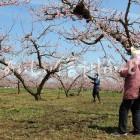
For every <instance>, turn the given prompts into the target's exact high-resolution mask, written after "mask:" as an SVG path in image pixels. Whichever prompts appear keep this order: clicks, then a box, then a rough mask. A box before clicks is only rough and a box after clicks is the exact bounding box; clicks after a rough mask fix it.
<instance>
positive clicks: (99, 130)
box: [0, 89, 140, 140]
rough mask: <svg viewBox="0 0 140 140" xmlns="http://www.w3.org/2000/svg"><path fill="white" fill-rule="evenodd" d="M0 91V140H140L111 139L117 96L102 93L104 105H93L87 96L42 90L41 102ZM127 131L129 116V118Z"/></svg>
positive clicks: (4, 90)
mask: <svg viewBox="0 0 140 140" xmlns="http://www.w3.org/2000/svg"><path fill="white" fill-rule="evenodd" d="M15 92H16V90H15V89H0V140H132V139H133V140H139V139H140V137H138V136H137V137H134V136H123V137H114V136H112V135H111V134H112V133H113V132H114V131H116V129H117V128H116V127H117V123H118V108H119V104H120V101H121V95H120V94H119V93H101V98H102V101H103V104H98V103H93V102H92V97H91V94H90V92H89V91H88V92H83V93H82V94H81V95H80V96H75V97H74V96H73V97H69V98H66V97H65V96H64V95H63V94H60V97H59V98H57V97H58V94H57V91H55V90H49V91H47V90H45V92H44V94H43V95H42V97H43V100H41V101H35V100H34V98H33V97H31V96H30V95H28V94H27V93H25V92H24V90H23V91H22V93H21V94H19V95H18V94H15ZM128 128H129V130H131V129H132V126H131V115H129V123H128Z"/></svg>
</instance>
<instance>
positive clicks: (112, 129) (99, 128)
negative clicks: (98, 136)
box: [88, 125, 118, 134]
mask: <svg viewBox="0 0 140 140" xmlns="http://www.w3.org/2000/svg"><path fill="white" fill-rule="evenodd" d="M88 128H91V129H98V130H101V131H104V132H106V133H108V134H111V133H114V132H115V131H116V130H117V129H118V128H117V127H111V126H109V127H104V126H99V125H89V126H88Z"/></svg>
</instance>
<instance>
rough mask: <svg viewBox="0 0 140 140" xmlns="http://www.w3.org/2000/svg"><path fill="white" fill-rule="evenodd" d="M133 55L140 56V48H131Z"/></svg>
mask: <svg viewBox="0 0 140 140" xmlns="http://www.w3.org/2000/svg"><path fill="white" fill-rule="evenodd" d="M131 55H132V56H133V57H136V56H140V49H139V48H134V47H131Z"/></svg>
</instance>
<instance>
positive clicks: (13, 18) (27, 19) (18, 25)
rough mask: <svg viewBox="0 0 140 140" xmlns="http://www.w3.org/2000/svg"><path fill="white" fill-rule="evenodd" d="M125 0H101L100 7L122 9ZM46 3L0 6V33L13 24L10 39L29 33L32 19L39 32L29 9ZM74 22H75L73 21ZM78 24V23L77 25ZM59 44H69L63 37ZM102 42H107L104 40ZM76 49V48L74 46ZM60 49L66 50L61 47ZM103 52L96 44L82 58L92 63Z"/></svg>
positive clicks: (34, 1)
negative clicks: (92, 49) (94, 49)
mask: <svg viewBox="0 0 140 140" xmlns="http://www.w3.org/2000/svg"><path fill="white" fill-rule="evenodd" d="M48 1H49V2H50V1H51V2H52V1H53V2H59V0H48ZM126 2H127V0H103V3H102V5H101V7H102V8H103V9H111V10H119V11H122V12H123V11H124V10H125V8H126ZM44 4H46V0H31V2H30V3H29V4H25V5H20V6H5V7H0V21H1V22H0V33H3V32H4V33H5V32H8V31H9V29H10V27H11V26H12V25H13V24H14V27H13V29H12V32H11V34H12V40H13V41H14V40H16V39H17V38H19V37H21V36H22V35H23V34H24V33H25V34H26V33H29V32H30V31H31V29H32V21H34V24H35V27H36V29H37V31H36V33H38V32H39V30H40V28H41V26H40V24H38V23H36V22H35V20H34V18H33V15H32V14H31V11H30V10H29V9H30V7H33V8H37V7H39V6H43V5H44ZM139 8H140V7H138V6H135V7H133V8H132V10H131V16H132V17H138V16H139ZM70 24H71V22H70V23H67V24H66V26H70ZM75 24H76V23H75ZM78 26H79V25H78ZM52 38H53V39H52ZM49 39H50V40H51V39H52V41H54V40H57V37H56V36H54V34H51V35H50V37H49ZM59 43H60V45H62V46H67V47H68V48H69V46H71V45H72V44H69V43H67V42H65V41H64V40H63V39H61V40H59ZM104 44H107V43H106V42H105V43H104ZM76 49H77V48H76ZM61 51H68V50H64V49H62V50H61ZM106 51H108V52H109V51H110V54H113V53H115V52H114V51H113V50H111V49H108V48H106ZM103 56H104V53H103V51H102V49H101V46H100V45H97V46H96V51H90V52H88V53H86V54H85V55H84V60H85V61H86V62H89V63H92V62H96V61H97V60H98V59H99V58H100V57H103ZM115 58H116V60H119V59H120V58H121V57H120V56H119V55H118V54H115Z"/></svg>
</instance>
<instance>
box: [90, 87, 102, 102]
mask: <svg viewBox="0 0 140 140" xmlns="http://www.w3.org/2000/svg"><path fill="white" fill-rule="evenodd" d="M92 96H93V101H94V102H96V97H97V98H98V101H99V102H100V95H99V88H93V92H92Z"/></svg>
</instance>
